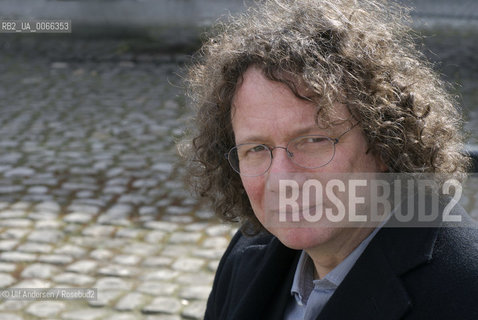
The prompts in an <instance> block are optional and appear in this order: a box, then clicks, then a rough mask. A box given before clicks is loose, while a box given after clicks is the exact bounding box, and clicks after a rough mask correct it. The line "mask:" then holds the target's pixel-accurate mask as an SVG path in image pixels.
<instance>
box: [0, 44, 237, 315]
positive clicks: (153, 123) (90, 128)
mask: <svg viewBox="0 0 478 320" xmlns="http://www.w3.org/2000/svg"><path fill="white" fill-rule="evenodd" d="M37 44H38V43H37ZM10 45H12V46H13V47H10ZM16 45H17V47H15V46H16ZM60 45H61V43H60ZM80 45H86V44H80ZM45 46H47V44H43V45H41V46H40V47H39V48H37V47H35V46H32V47H30V46H29V42H27V43H23V44H18V43H16V42H13V43H10V44H8V43H6V44H5V43H3V49H5V50H3V51H2V52H3V53H2V54H0V55H1V57H0V59H1V60H0V61H1V62H0V63H1V64H0V72H1V74H2V76H1V77H0V150H1V152H0V288H7V287H23V288H58V287H61V288H65V287H81V288H97V289H98V299H97V300H91V301H86V300H56V301H25V300H22V301H18V300H0V319H5V320H6V319H11V320H13V319H15V320H17V319H62V320H90V319H119V320H129V319H148V320H153V319H154V320H156V319H157V320H160V319H164V320H167V319H200V318H202V315H203V312H204V307H205V301H206V298H207V296H208V293H209V291H210V286H211V284H212V280H213V276H214V271H215V269H216V267H217V263H218V260H219V258H220V257H221V255H222V253H223V251H224V249H225V247H226V246H227V243H228V241H229V239H230V237H231V234H232V232H233V231H234V230H233V227H231V226H225V225H223V224H221V223H219V222H218V221H217V220H215V219H214V218H213V217H212V214H211V212H210V211H207V210H205V209H202V207H201V206H200V205H199V204H198V203H197V201H196V200H194V199H193V198H192V197H191V196H190V194H189V193H188V192H187V191H186V190H185V188H184V186H183V183H182V179H181V178H182V177H183V175H184V173H183V170H182V167H181V165H180V164H179V163H178V157H177V155H176V147H175V139H177V137H179V136H180V135H181V134H182V128H184V124H185V121H186V118H187V114H186V113H185V106H184V99H183V98H182V96H181V94H180V93H181V92H182V89H181V88H180V87H177V86H176V84H178V83H180V82H179V80H178V77H177V76H176V75H175V72H177V70H178V64H180V63H181V59H182V57H181V56H180V55H177V56H174V57H171V56H169V55H156V56H153V55H149V56H140V57H139V58H138V57H137V56H131V55H123V54H121V43H120V44H118V43H116V44H115V45H113V46H110V47H107V50H106V49H104V47H105V45H98V44H97V45H96V46H97V47H98V48H99V49H98V48H96V47H95V48H96V49H98V50H100V49H101V48H103V49H101V50H105V52H107V54H106V53H105V54H104V55H103V56H102V55H101V54H100V55H97V56H96V58H98V56H99V57H100V58H98V59H96V60H95V59H93V58H88V57H86V58H84V57H83V58H82V59H77V57H76V58H75V56H74V55H73V54H76V55H81V54H83V53H84V54H91V51H90V50H86V49H84V48H83V49H82V48H76V49H74V48H73V49H71V51H68V50H70V49H68V48H66V49H65V48H63V49H61V50H63V53H62V55H59V54H58V53H54V51H55V49H58V47H57V46H55V45H54V44H50V45H48V47H47V48H45ZM88 48H89V47H88ZM93 49H94V48H93ZM17 50H20V51H21V52H20V54H21V55H20V56H18V55H17V54H18V52H16V51H17ZM29 50H33V53H32V52H31V51H29ZM41 50H45V52H42V51H41ZM111 51H112V52H113V53H112V54H110V52H111ZM52 52H53V53H52ZM118 52H120V53H118ZM52 55H53V56H52ZM55 55H57V56H55ZM62 57H63V59H61V58H62ZM80 58H81V57H80Z"/></svg>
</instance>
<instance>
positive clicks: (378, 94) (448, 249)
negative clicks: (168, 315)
mask: <svg viewBox="0 0 478 320" xmlns="http://www.w3.org/2000/svg"><path fill="white" fill-rule="evenodd" d="M404 16H405V15H404V13H403V12H401V10H400V8H398V7H396V6H394V5H393V4H387V3H383V2H379V1H369V0H364V1H351V0H330V1H327V0H323V1H320V0H300V1H286V0H284V1H282V0H276V1H265V2H263V3H261V4H260V5H259V6H258V7H257V8H256V9H255V10H250V11H249V12H248V13H247V14H245V15H244V16H241V17H239V18H236V19H234V20H232V21H230V23H229V24H228V25H224V26H223V28H222V30H221V33H219V35H217V36H216V37H214V38H212V40H210V42H208V43H207V44H205V45H204V47H203V50H202V51H201V55H200V57H199V61H198V63H197V64H196V65H195V66H193V67H191V73H190V78H189V79H190V85H191V93H192V96H193V99H194V101H195V104H196V105H197V106H198V110H197V119H196V124H197V126H198V131H197V133H196V136H195V137H194V139H193V143H192V145H191V147H192V148H191V151H192V159H191V160H193V161H191V166H190V172H191V176H192V177H194V178H195V179H196V180H195V183H196V187H197V188H198V191H199V192H200V194H201V195H203V196H206V197H209V198H210V199H212V203H213V205H214V209H215V211H216V213H217V214H218V215H219V216H221V217H223V218H225V219H226V220H231V221H237V220H239V221H241V223H242V228H241V231H240V232H238V233H237V234H236V235H235V237H234V238H233V239H232V241H231V244H230V246H229V248H228V249H227V251H226V253H225V254H224V257H223V258H222V260H221V263H220V265H219V268H218V271H217V274H216V279H215V281H214V286H213V290H212V292H211V295H210V298H209V300H208V306H207V310H206V315H205V318H206V319H477V318H478V305H477V304H476V302H475V297H476V296H478V268H477V266H478V233H477V230H476V224H474V223H473V222H471V221H470V219H469V218H468V217H467V216H466V213H464V212H463V210H462V209H460V208H458V207H454V208H453V209H452V213H453V215H454V216H455V217H459V219H460V220H461V221H462V222H461V223H460V224H458V225H455V227H454V228H445V225H442V224H440V223H438V224H431V225H427V226H426V227H420V228H418V227H417V228H408V227H407V228H401V227H400V225H398V226H399V228H390V227H389V226H391V225H393V226H394V227H396V226H397V224H396V222H397V221H398V222H400V221H402V220H400V219H399V218H397V217H398V216H399V215H398V216H397V215H395V216H393V217H392V218H389V219H390V220H389V221H388V222H387V223H386V224H385V222H386V221H383V222H382V221H374V222H375V223H373V224H368V225H365V226H362V225H360V224H359V225H348V224H346V223H345V224H344V223H343V221H340V222H338V223H335V220H334V223H332V224H330V223H329V224H327V223H325V224H324V222H323V219H322V220H320V221H316V222H315V223H308V224H305V225H304V224H300V225H299V226H297V225H294V223H289V222H290V220H291V219H292V220H293V219H294V218H293V217H294V215H295V214H296V213H298V212H294V210H292V211H287V210H285V209H284V208H283V205H281V199H282V198H284V197H286V194H285V193H282V191H283V189H281V183H282V182H284V181H285V180H286V179H285V178H289V177H293V179H295V180H296V182H301V183H302V182H303V180H304V179H306V178H308V177H319V178H318V181H320V182H325V181H329V180H330V179H329V180H328V178H327V177H330V176H331V175H332V176H333V175H338V176H341V177H343V176H344V175H346V176H350V177H353V176H354V175H357V174H370V175H372V176H373V175H374V174H383V173H404V172H415V173H428V174H445V173H446V174H453V175H454V176H460V175H462V174H463V173H464V172H465V171H466V168H467V166H468V164H469V160H468V159H467V158H466V157H465V156H463V155H462V154H461V153H460V150H461V149H462V137H461V135H460V132H459V125H460V121H461V118H460V115H459V113H458V112H457V111H456V109H455V108H454V106H453V103H452V101H451V99H450V96H449V95H448V94H447V93H446V92H445V90H444V89H443V84H442V83H441V82H440V80H439V79H438V78H437V77H436V75H435V73H434V72H433V71H432V70H430V69H429V67H428V66H427V64H426V63H425V62H424V61H423V60H422V57H421V56H420V54H419V53H418V52H417V51H416V50H415V48H414V45H413V43H412V41H411V40H410V38H409V36H408V31H409V30H408V29H407V28H406V27H405V25H404V23H403V17H404ZM324 177H325V178H324ZM438 180H439V179H438ZM438 183H440V182H438ZM339 189H340V187H339ZM331 194H334V192H331ZM335 204H337V201H335ZM445 205H446V204H445ZM320 206H327V201H324V203H321V204H320ZM318 207H319V204H318V202H317V199H314V201H310V202H307V203H305V204H304V203H302V205H301V206H300V207H299V209H298V211H300V214H301V215H303V216H304V217H305V216H309V217H310V216H311V212H312V211H315V212H319V211H320V210H318ZM396 207H402V211H403V208H407V209H406V210H405V211H407V212H408V211H413V209H410V208H411V207H408V206H403V205H402V203H401V202H400V201H397V202H395V203H394V210H395V211H396ZM412 207H413V206H412ZM440 208H441V209H442V211H443V210H444V209H443V205H442V206H441V207H440ZM445 208H446V207H445ZM283 209H284V210H283ZM329 209H330V211H329V212H332V211H333V210H332V209H331V208H330V207H329ZM335 209H336V210H335V212H334V214H332V215H329V216H328V217H329V218H330V217H331V216H332V217H337V216H338V215H339V213H340V211H344V212H343V213H345V215H342V217H345V218H348V219H349V220H350V217H351V216H352V212H351V210H352V207H351V206H350V205H349V206H344V207H343V209H344V210H341V209H340V207H339V206H336V208H335ZM374 209H375V208H372V207H370V205H367V206H365V207H363V208H362V212H365V213H366V214H368V213H369V212H371V211H372V210H374ZM325 210H327V208H326V209H325ZM296 211H297V210H296ZM421 211H424V210H421ZM395 213H397V212H395ZM399 213H403V212H399ZM416 213H418V214H420V210H418V211H417V212H416ZM422 213H423V212H422ZM426 213H427V214H428V209H427V212H426ZM282 214H284V215H283V216H281V215H282ZM369 216H370V215H366V216H365V217H369ZM280 217H283V218H284V217H285V220H283V221H281V220H280ZM302 220H303V218H302ZM329 220H331V219H329ZM342 220H343V219H342ZM414 221H415V220H414ZM329 222H330V221H329ZM392 222H393V223H395V224H390V223H392ZM438 222H439V221H438ZM407 226H409V225H407Z"/></svg>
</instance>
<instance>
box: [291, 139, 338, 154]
mask: <svg viewBox="0 0 478 320" xmlns="http://www.w3.org/2000/svg"><path fill="white" fill-rule="evenodd" d="M329 145H330V140H329V138H327V137H325V136H306V137H300V138H297V139H296V140H295V141H293V143H292V146H291V151H293V150H294V151H306V152H307V151H315V150H316V149H319V148H326V147H328V146H329Z"/></svg>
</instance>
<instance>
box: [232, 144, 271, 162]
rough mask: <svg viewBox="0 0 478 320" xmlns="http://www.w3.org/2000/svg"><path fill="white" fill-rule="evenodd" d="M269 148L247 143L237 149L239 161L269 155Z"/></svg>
mask: <svg viewBox="0 0 478 320" xmlns="http://www.w3.org/2000/svg"><path fill="white" fill-rule="evenodd" d="M268 151H269V150H268V148H267V146H265V145H263V144H254V143H247V144H243V145H240V146H238V147H237V154H238V157H239V159H246V158H256V157H259V156H263V155H265V154H267V153H268Z"/></svg>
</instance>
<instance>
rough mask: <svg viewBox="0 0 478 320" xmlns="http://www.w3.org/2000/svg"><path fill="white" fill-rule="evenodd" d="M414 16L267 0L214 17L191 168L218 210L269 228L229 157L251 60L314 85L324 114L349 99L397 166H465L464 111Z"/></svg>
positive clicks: (385, 5) (342, 2) (200, 58)
mask: <svg viewBox="0 0 478 320" xmlns="http://www.w3.org/2000/svg"><path fill="white" fill-rule="evenodd" d="M409 22H410V18H409V15H408V11H407V9H405V8H403V7H400V6H399V5H397V4H394V3H389V2H386V1H385V0H384V1H379V0H377V1H374V0H360V1H357V0H266V1H261V2H260V3H259V4H258V5H257V6H256V7H253V8H250V9H249V10H248V11H246V12H245V13H244V14H242V15H239V16H237V17H233V18H230V19H229V21H227V22H225V23H222V24H219V25H217V26H216V28H215V29H214V34H215V35H214V36H212V37H211V38H210V39H209V40H208V41H207V42H205V43H204V45H203V47H202V49H201V50H200V51H199V52H198V54H197V55H196V57H195V61H194V62H193V63H192V65H191V66H190V67H189V74H188V78H187V80H188V85H189V89H190V90H189V93H190V97H191V98H192V101H193V104H194V106H195V107H196V108H197V110H196V117H195V131H194V133H193V138H192V139H191V143H190V144H189V157H190V161H189V167H188V169H189V176H190V178H191V179H192V180H193V181H192V182H193V185H194V186H195V187H196V190H197V191H198V193H199V194H200V195H201V196H204V197H207V198H209V199H211V200H212V204H213V208H214V210H215V212H216V214H217V215H219V216H220V217H222V218H224V219H226V220H230V221H237V220H239V221H241V222H243V226H244V225H249V226H252V228H251V229H250V231H251V232H250V233H254V232H256V231H259V230H261V229H262V228H261V226H260V224H259V222H258V221H257V219H256V218H255V216H254V213H253V211H252V208H251V205H250V203H249V199H248V197H247V195H246V193H245V190H244V188H243V186H242V183H241V179H240V176H239V175H238V174H237V173H235V172H234V171H233V170H232V169H231V167H230V166H229V164H228V163H227V161H226V160H225V159H224V153H226V152H227V151H228V150H229V149H230V148H231V147H232V146H234V132H233V130H232V125H231V101H232V99H233V96H234V94H235V91H236V87H237V85H238V83H240V81H241V77H242V75H243V74H244V72H245V71H246V70H247V69H248V68H249V67H251V66H255V67H257V68H259V69H260V70H262V72H263V74H264V75H265V77H266V78H268V79H269V80H273V81H280V82H283V83H285V84H286V85H288V86H289V88H290V89H291V90H292V91H293V92H294V93H295V94H296V95H298V96H299V97H300V95H299V94H298V92H297V87H298V86H304V85H305V86H306V87H307V88H308V89H310V90H312V92H313V93H314V95H313V100H314V102H316V105H317V106H318V107H317V110H318V114H320V115H321V119H322V118H325V119H327V115H330V114H331V113H332V112H333V107H334V104H335V103H336V102H337V101H338V100H340V101H341V102H342V103H344V104H345V105H346V106H347V108H348V109H349V111H350V113H351V114H352V116H353V117H354V118H355V119H357V120H358V121H359V123H360V126H361V127H362V130H363V133H364V135H365V137H366V140H367V143H368V147H369V151H371V152H373V153H374V154H376V155H377V156H379V157H380V158H381V159H382V161H383V162H384V163H385V164H386V165H387V166H388V168H389V171H390V172H423V173H456V174H462V173H464V172H466V169H467V167H468V165H469V159H468V158H467V157H466V156H464V155H463V154H462V153H461V152H460V151H461V150H462V148H463V137H462V134H461V133H460V128H461V125H462V119H461V115H460V112H459V110H457V108H456V107H455V105H456V103H455V101H454V100H453V98H452V96H451V95H450V94H448V93H447V91H446V84H445V83H444V82H442V81H441V80H440V79H439V76H438V75H437V74H436V73H435V72H434V71H433V70H432V67H431V66H430V64H429V63H428V62H427V61H426V59H425V58H424V56H423V55H422V54H421V53H420V52H419V51H418V50H417V48H416V45H415V42H414V37H415V35H414V34H413V32H412V31H411V29H410V28H409V27H408V25H409ZM245 222H250V223H247V224H245Z"/></svg>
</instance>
